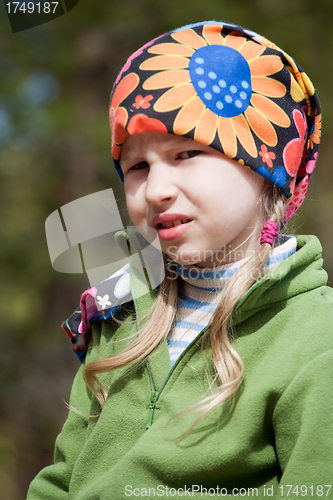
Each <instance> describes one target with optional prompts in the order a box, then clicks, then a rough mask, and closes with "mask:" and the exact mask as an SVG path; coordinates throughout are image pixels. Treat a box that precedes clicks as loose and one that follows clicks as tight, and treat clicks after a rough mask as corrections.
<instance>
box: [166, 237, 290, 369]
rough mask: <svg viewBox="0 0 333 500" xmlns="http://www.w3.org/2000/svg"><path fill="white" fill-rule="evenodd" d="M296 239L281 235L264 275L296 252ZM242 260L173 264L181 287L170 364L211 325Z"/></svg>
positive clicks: (169, 336)
mask: <svg viewBox="0 0 333 500" xmlns="http://www.w3.org/2000/svg"><path fill="white" fill-rule="evenodd" d="M296 246H297V242H296V238H295V237H289V236H280V238H279V239H278V241H277V246H276V247H275V248H273V249H272V251H271V255H270V257H269V259H268V262H267V264H266V267H265V273H267V272H269V271H273V269H275V268H276V267H278V265H279V264H280V263H281V262H282V261H283V260H285V259H287V258H288V257H290V256H291V255H293V254H294V253H295V252H296ZM246 260H248V259H244V260H241V261H238V262H234V263H231V264H226V265H223V266H220V267H216V268H214V269H208V268H206V269H202V268H200V267H197V266H193V265H192V266H181V265H180V264H176V269H177V272H178V274H179V276H180V277H181V278H182V280H181V283H182V286H181V288H180V290H181V291H180V293H179V294H178V303H177V315H176V321H175V323H174V326H173V328H172V329H171V331H170V333H169V335H168V346H169V353H170V361H171V365H173V364H174V363H175V361H176V360H177V358H178V356H179V355H180V354H181V353H182V351H183V350H184V349H185V348H186V347H187V345H188V344H189V343H190V342H192V340H194V339H195V337H196V336H197V335H198V334H199V333H200V332H201V331H202V330H203V329H204V328H205V327H206V326H207V325H208V324H209V323H210V322H211V319H212V316H213V313H214V311H215V309H216V307H217V303H218V299H219V295H220V294H219V292H220V291H221V290H222V289H223V288H224V287H225V285H226V284H227V281H228V280H229V279H230V277H231V276H232V275H233V274H234V273H235V272H236V271H237V269H239V268H240V266H241V265H242V264H244V262H246Z"/></svg>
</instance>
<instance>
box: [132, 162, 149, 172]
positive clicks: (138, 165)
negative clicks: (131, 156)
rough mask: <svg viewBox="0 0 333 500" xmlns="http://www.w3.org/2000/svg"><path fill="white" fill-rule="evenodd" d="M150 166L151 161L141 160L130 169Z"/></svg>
mask: <svg viewBox="0 0 333 500" xmlns="http://www.w3.org/2000/svg"><path fill="white" fill-rule="evenodd" d="M147 167H149V163H148V162H146V161H140V162H139V163H136V164H135V165H133V167H131V168H129V169H128V170H142V169H143V168H147Z"/></svg>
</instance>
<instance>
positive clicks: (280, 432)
mask: <svg viewBox="0 0 333 500" xmlns="http://www.w3.org/2000/svg"><path fill="white" fill-rule="evenodd" d="M332 389H333V350H330V351H327V352H325V353H323V354H321V355H319V356H318V357H316V358H315V359H313V360H312V361H311V362H310V363H308V364H307V365H306V366H305V367H304V368H303V369H302V370H301V371H300V372H299V373H298V375H297V376H296V377H295V378H294V379H293V381H292V382H291V384H290V385H289V387H288V388H287V390H286V391H285V392H284V394H283V396H282V397H281V399H280V400H279V402H278V404H277V406H276V408H275V411H274V417H273V422H274V428H275V442H276V452H277V456H278V459H279V463H280V467H281V470H282V477H281V479H280V483H279V487H278V491H277V492H274V498H280V497H282V496H283V497H286V496H289V497H291V498H297V496H302V497H303V498H314V497H318V496H323V497H325V498H333V474H332V457H333V418H332V415H333V390H332ZM288 491H289V495H288ZM297 491H298V493H297Z"/></svg>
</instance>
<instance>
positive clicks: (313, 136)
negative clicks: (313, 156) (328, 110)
mask: <svg viewBox="0 0 333 500" xmlns="http://www.w3.org/2000/svg"><path fill="white" fill-rule="evenodd" d="M320 137H321V114H320V115H317V116H316V117H315V119H314V124H313V126H312V130H311V133H310V137H309V144H308V147H310V148H311V149H313V146H314V143H315V144H319V143H320Z"/></svg>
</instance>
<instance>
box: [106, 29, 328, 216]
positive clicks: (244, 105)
mask: <svg viewBox="0 0 333 500" xmlns="http://www.w3.org/2000/svg"><path fill="white" fill-rule="evenodd" d="M110 125H111V133H112V155H113V158H114V162H115V166H116V169H117V172H118V174H119V176H120V177H121V179H122V180H123V176H122V171H121V169H120V163H119V159H120V154H121V147H122V144H123V142H124V140H125V139H126V137H127V135H129V134H139V133H142V132H164V133H171V134H176V135H181V136H184V137H188V138H190V139H194V140H196V141H198V142H200V143H202V144H204V145H206V146H211V147H212V148H215V149H216V150H218V151H220V152H221V153H223V154H225V155H226V156H228V157H229V158H232V159H234V160H237V161H238V162H239V163H242V164H244V165H247V166H248V167H250V168H251V169H252V170H254V171H255V172H258V174H260V175H262V176H264V177H265V178H266V179H268V180H270V181H271V182H272V183H273V184H276V185H277V186H278V187H280V188H281V189H282V190H283V192H284V193H285V195H286V196H287V198H288V202H289V206H288V211H287V219H289V218H290V217H291V216H292V215H293V213H294V212H295V211H296V210H297V209H298V208H299V207H300V205H301V203H302V202H303V200H304V198H305V195H306V192H307V189H308V183H309V179H310V176H311V174H312V171H313V169H314V167H315V164H316V160H317V156H318V147H319V143H320V136H321V109H320V104H319V100H318V97H317V95H316V93H315V89H314V87H313V85H312V83H311V81H310V80H309V78H308V76H307V75H306V74H305V73H304V72H303V70H302V69H301V68H300V67H299V66H298V65H297V64H296V63H295V61H294V60H293V59H292V58H291V57H290V56H289V55H288V54H286V53H285V52H283V51H282V50H281V49H279V47H277V46H276V45H274V44H273V43H271V42H270V41H269V40H267V39H266V38H264V37H262V36H260V35H258V34H257V33H254V32H253V31H249V30H246V29H244V28H242V27H241V26H236V25H234V24H229V23H223V24H222V23H221V22H216V21H209V22H202V23H197V24H192V25H188V26H183V27H182V28H179V29H176V30H174V31H171V32H169V33H166V34H164V35H162V36H160V37H158V38H155V39H154V40H152V41H151V42H149V43H147V44H146V45H144V46H143V47H141V49H139V50H137V51H136V52H135V53H134V54H133V55H132V56H130V57H129V59H128V60H127V62H126V64H125V66H124V67H123V69H122V70H121V72H120V74H119V75H118V78H117V80H116V82H115V84H114V87H113V90H112V94H111V105H110ZM203 168H204V167H203Z"/></svg>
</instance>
